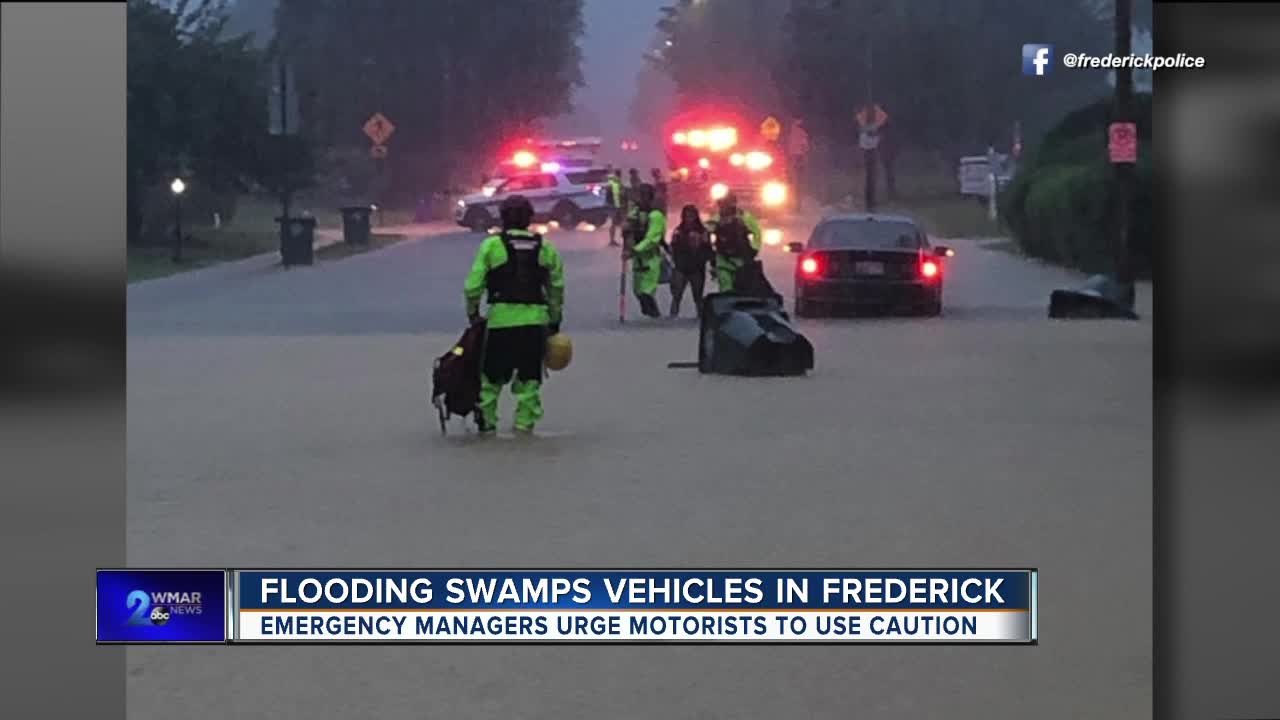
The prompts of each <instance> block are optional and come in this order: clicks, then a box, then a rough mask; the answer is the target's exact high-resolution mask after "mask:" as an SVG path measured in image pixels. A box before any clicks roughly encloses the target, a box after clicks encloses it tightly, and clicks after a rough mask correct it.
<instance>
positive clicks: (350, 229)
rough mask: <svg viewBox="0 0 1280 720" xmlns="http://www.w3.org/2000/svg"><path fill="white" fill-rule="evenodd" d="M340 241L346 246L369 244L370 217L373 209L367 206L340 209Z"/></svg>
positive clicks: (351, 206)
mask: <svg viewBox="0 0 1280 720" xmlns="http://www.w3.org/2000/svg"><path fill="white" fill-rule="evenodd" d="M341 212H342V239H343V240H345V241H346V242H347V244H348V245H368V244H369V224H370V215H372V213H373V208H372V207H370V206H368V205H350V206H348V207H344V208H341Z"/></svg>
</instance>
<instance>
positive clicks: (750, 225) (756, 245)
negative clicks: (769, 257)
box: [706, 210, 764, 252]
mask: <svg viewBox="0 0 1280 720" xmlns="http://www.w3.org/2000/svg"><path fill="white" fill-rule="evenodd" d="M738 215H739V216H740V217H741V218H742V223H743V224H744V225H746V226H747V232H749V233H751V249H752V250H755V251H756V252H760V246H761V243H762V242H763V241H764V231H763V230H761V229H760V221H759V220H757V219H756V217H755V216H754V215H752V214H751V213H749V212H747V211H746V210H738ZM706 225H707V229H708V230H710V231H711V232H713V233H714V232H715V231H716V228H718V227H719V226H720V213H716V215H715V217H713V218H711V219H710V220H708V221H707V223H706Z"/></svg>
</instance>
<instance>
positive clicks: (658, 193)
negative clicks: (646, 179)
mask: <svg viewBox="0 0 1280 720" xmlns="http://www.w3.org/2000/svg"><path fill="white" fill-rule="evenodd" d="M649 174H650V175H652V176H653V206H654V207H655V208H657V209H659V210H661V211H662V214H663V215H664V216H665V215H668V214H670V210H671V209H670V207H669V206H668V204H667V179H666V178H665V177H663V176H662V171H661V170H659V169H658V168H653V170H651V171H650V173H649Z"/></svg>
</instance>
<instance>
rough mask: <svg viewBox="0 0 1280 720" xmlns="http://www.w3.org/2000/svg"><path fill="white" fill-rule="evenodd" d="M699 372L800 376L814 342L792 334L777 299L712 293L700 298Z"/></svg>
mask: <svg viewBox="0 0 1280 720" xmlns="http://www.w3.org/2000/svg"><path fill="white" fill-rule="evenodd" d="M698 336H699V340H698V370H699V371H700V372H703V373H714V374H721V375H748V376H756V377H760V376H787V375H804V374H805V373H807V372H808V371H810V370H812V369H813V345H812V344H811V343H810V342H809V340H808V339H807V338H805V336H803V335H801V334H800V333H798V332H796V330H795V328H793V327H792V326H791V320H790V318H789V317H787V314H786V312H785V311H784V310H783V304H782V299H781V298H780V297H777V296H775V297H769V298H759V297H748V296H743V295H735V294H733V293H714V294H712V295H708V296H706V297H705V298H703V302H702V322H701V326H700V328H699V332H698Z"/></svg>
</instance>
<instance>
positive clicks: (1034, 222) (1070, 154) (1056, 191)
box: [1000, 94, 1152, 276]
mask: <svg viewBox="0 0 1280 720" xmlns="http://www.w3.org/2000/svg"><path fill="white" fill-rule="evenodd" d="M1134 108H1135V113H1136V114H1135V117H1136V122H1137V124H1138V136H1139V157H1138V164H1137V167H1136V169H1135V181H1134V194H1133V202H1132V205H1131V210H1130V212H1131V214H1130V223H1129V248H1130V256H1131V258H1132V262H1133V266H1134V269H1135V271H1136V272H1137V273H1138V274H1139V275H1140V276H1149V274H1150V271H1151V247H1152V245H1151V211H1152V208H1151V155H1150V140H1151V98H1150V95H1145V94H1144V95H1138V96H1136V97H1135V101H1134ZM1109 122H1110V104H1109V101H1100V102H1097V103H1094V104H1092V105H1089V106H1087V107H1084V108H1081V109H1080V110H1077V111H1075V112H1072V113H1070V114H1068V115H1067V116H1066V117H1064V118H1063V119H1062V121H1061V122H1059V123H1058V125H1057V126H1055V127H1054V128H1053V129H1052V130H1051V131H1049V133H1047V134H1046V135H1045V138H1044V140H1043V141H1042V142H1041V143H1040V145H1039V146H1038V147H1036V148H1035V149H1034V150H1033V151H1032V152H1030V153H1028V154H1027V156H1026V157H1025V158H1024V159H1023V166H1022V169H1021V171H1020V172H1019V174H1018V176H1017V177H1016V178H1015V179H1014V181H1013V182H1011V183H1010V184H1009V186H1008V187H1006V188H1005V189H1004V191H1003V192H1002V193H1001V196H1000V208H1001V212H1002V214H1003V216H1004V220H1005V222H1006V224H1007V225H1008V227H1009V228H1010V230H1011V231H1012V232H1013V235H1014V238H1015V240H1017V242H1018V244H1019V245H1020V246H1021V247H1022V249H1023V251H1024V252H1026V253H1027V254H1028V255H1031V256H1033V257H1038V258H1043V259H1045V260H1048V261H1051V262H1055V263H1059V264H1062V265H1067V266H1070V267H1075V268H1079V269H1081V270H1084V271H1086V272H1107V271H1110V270H1112V269H1113V267H1112V265H1113V262H1112V255H1113V253H1112V250H1111V247H1112V238H1113V237H1114V227H1115V226H1114V222H1113V219H1114V213H1115V212H1116V210H1117V204H1116V199H1117V195H1116V190H1115V181H1114V179H1113V177H1112V169H1111V166H1110V163H1108V161H1107V157H1106V132H1107V124H1108V123H1109Z"/></svg>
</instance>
